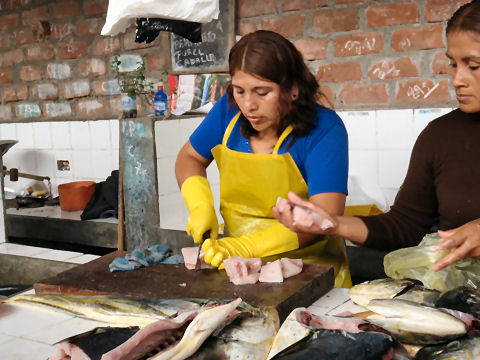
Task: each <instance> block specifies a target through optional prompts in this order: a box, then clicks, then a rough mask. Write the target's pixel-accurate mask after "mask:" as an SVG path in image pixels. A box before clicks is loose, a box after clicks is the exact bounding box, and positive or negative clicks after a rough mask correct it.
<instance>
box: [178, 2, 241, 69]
mask: <svg viewBox="0 0 480 360" xmlns="http://www.w3.org/2000/svg"><path fill="white" fill-rule="evenodd" d="M219 6H220V15H219V16H218V20H213V21H211V22H209V23H207V24H202V41H201V42H199V43H192V42H191V41H189V40H187V39H185V38H183V37H181V36H179V35H175V34H173V33H172V34H171V35H170V58H171V72H172V73H174V74H185V73H190V74H191V73H196V74H200V73H212V72H225V71H228V53H229V51H230V48H231V47H232V46H233V44H234V41H235V26H234V24H235V1H234V0H220V1H219Z"/></svg>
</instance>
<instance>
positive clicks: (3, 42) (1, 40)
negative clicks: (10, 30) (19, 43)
mask: <svg viewBox="0 0 480 360" xmlns="http://www.w3.org/2000/svg"><path fill="white" fill-rule="evenodd" d="M10 44H11V41H10V34H0V49H3V48H8V47H10Z"/></svg>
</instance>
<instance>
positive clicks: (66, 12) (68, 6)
mask: <svg viewBox="0 0 480 360" xmlns="http://www.w3.org/2000/svg"><path fill="white" fill-rule="evenodd" d="M50 12H51V14H52V15H53V17H54V18H55V19H64V18H68V17H72V16H79V15H80V7H79V6H78V1H63V2H57V1H55V2H54V3H52V4H50Z"/></svg>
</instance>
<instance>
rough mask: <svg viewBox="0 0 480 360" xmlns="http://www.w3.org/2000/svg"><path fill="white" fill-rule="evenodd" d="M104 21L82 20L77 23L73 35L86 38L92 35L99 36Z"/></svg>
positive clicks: (99, 19) (97, 19)
mask: <svg viewBox="0 0 480 360" xmlns="http://www.w3.org/2000/svg"><path fill="white" fill-rule="evenodd" d="M104 24H105V19H101V18H91V19H83V20H80V21H79V22H77V25H76V27H75V34H76V35H77V37H87V36H92V35H100V31H101V30H102V27H103V25H104Z"/></svg>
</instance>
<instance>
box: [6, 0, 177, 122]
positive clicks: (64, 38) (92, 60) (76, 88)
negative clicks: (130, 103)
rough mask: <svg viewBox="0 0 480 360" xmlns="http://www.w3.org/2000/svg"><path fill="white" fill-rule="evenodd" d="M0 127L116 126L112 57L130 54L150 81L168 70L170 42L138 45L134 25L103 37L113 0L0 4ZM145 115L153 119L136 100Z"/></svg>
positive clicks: (117, 102) (37, 0)
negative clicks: (54, 123) (112, 121)
mask: <svg viewBox="0 0 480 360" xmlns="http://www.w3.org/2000/svg"><path fill="white" fill-rule="evenodd" d="M0 5H1V11H0V98H1V100H2V101H1V102H2V103H1V104H0V121H2V122H12V121H21V122H25V121H51V120H66V119H72V120H76V119H78V120H84V119H109V118H116V117H117V116H118V115H119V113H120V111H119V109H120V94H119V88H118V83H117V80H116V79H115V76H114V74H113V72H112V69H111V62H112V57H113V56H114V55H115V53H117V52H118V53H120V54H132V55H135V56H136V57H138V59H139V60H140V61H143V62H144V63H145V65H146V68H147V71H148V76H149V77H150V78H151V79H152V80H153V81H158V80H160V79H162V71H163V70H164V69H165V68H166V67H167V66H168V49H169V48H168V46H169V44H168V36H167V35H166V33H163V34H161V36H159V37H158V38H157V39H156V40H155V41H154V42H153V43H151V44H145V43H143V44H138V43H135V41H134V38H135V25H134V21H132V26H131V27H130V28H129V30H128V31H127V32H126V33H123V34H120V35H118V36H116V37H110V36H107V37H104V36H101V35H100V31H101V29H102V27H103V25H104V23H105V17H106V12H107V8H108V0H83V1H79V0H69V1H61V0H60V1H59V0H55V1H53V0H2V1H0ZM137 107H138V110H139V113H140V114H150V113H152V110H151V106H150V105H149V104H148V103H146V102H143V103H142V100H141V99H139V100H137Z"/></svg>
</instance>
